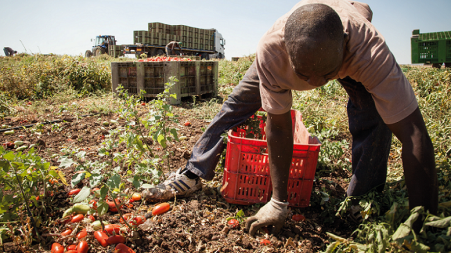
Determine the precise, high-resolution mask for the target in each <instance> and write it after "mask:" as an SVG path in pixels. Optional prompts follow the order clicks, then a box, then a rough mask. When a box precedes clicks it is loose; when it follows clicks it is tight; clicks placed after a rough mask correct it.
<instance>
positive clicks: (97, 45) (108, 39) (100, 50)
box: [85, 35, 116, 57]
mask: <svg viewBox="0 0 451 253" xmlns="http://www.w3.org/2000/svg"><path fill="white" fill-rule="evenodd" d="M91 41H93V40H92V39H91ZM111 45H116V39H115V38H114V36H113V35H99V36H97V37H96V39H95V42H94V45H93V46H92V50H86V53H85V57H91V56H99V55H102V54H108V46H111Z"/></svg>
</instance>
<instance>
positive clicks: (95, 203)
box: [89, 199, 97, 210]
mask: <svg viewBox="0 0 451 253" xmlns="http://www.w3.org/2000/svg"><path fill="white" fill-rule="evenodd" d="M89 204H92V208H94V209H95V210H97V201H95V200H93V199H91V200H90V201H89Z"/></svg>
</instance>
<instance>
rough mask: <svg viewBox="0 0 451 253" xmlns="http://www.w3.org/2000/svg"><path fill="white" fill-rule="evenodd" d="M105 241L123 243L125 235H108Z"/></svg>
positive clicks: (110, 243)
mask: <svg viewBox="0 0 451 253" xmlns="http://www.w3.org/2000/svg"><path fill="white" fill-rule="evenodd" d="M106 242H107V243H108V244H109V245H112V244H118V243H125V237H123V236H122V235H112V236H110V237H108V239H107V240H106Z"/></svg>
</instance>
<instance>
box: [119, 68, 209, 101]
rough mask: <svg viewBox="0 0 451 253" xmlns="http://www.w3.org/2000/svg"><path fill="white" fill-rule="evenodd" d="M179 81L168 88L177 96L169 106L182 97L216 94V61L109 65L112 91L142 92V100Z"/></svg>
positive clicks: (155, 95) (137, 93)
mask: <svg viewBox="0 0 451 253" xmlns="http://www.w3.org/2000/svg"><path fill="white" fill-rule="evenodd" d="M172 76H173V77H175V78H177V79H178V80H179V81H178V82H176V83H175V85H174V86H173V87H172V88H171V90H170V93H171V94H176V98H171V100H170V101H169V103H170V104H180V103H181V98H182V97H190V96H194V95H203V94H212V95H213V96H216V95H217V91H218V62H217V61H163V62H145V61H144V62H140V61H133V62H112V63H111V79H112V82H111V83H112V90H113V91H114V92H117V90H116V89H117V88H118V87H119V85H121V86H122V87H123V88H124V89H125V90H127V92H128V94H130V95H139V93H140V90H144V91H145V94H144V95H143V96H144V97H157V95H158V93H161V92H163V91H164V89H165V84H166V83H168V82H169V78H170V77H172Z"/></svg>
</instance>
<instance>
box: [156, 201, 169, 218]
mask: <svg viewBox="0 0 451 253" xmlns="http://www.w3.org/2000/svg"><path fill="white" fill-rule="evenodd" d="M169 208H170V205H169V203H162V204H159V205H156V206H155V207H154V208H153V209H152V215H154V216H155V215H160V214H163V213H165V212H167V211H169Z"/></svg>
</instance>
